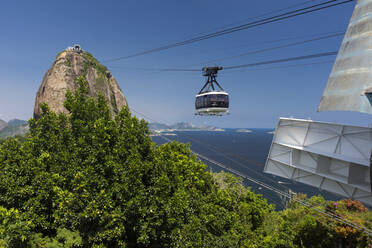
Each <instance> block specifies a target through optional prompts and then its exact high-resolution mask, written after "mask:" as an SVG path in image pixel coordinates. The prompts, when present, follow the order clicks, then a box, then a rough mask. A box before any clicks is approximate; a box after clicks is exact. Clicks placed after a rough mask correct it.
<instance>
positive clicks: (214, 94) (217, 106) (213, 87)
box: [195, 66, 229, 116]
mask: <svg viewBox="0 0 372 248" xmlns="http://www.w3.org/2000/svg"><path fill="white" fill-rule="evenodd" d="M219 70H222V67H217V66H215V67H204V68H203V76H205V77H207V82H206V83H205V84H204V86H203V87H202V89H201V90H200V91H199V93H198V94H197V95H196V97H195V114H196V115H203V116H213V115H214V116H221V115H225V114H228V110H229V94H228V93H227V92H225V91H224V89H223V88H222V87H221V85H220V84H219V83H218V82H217V81H216V77H217V72H218V71H219Z"/></svg>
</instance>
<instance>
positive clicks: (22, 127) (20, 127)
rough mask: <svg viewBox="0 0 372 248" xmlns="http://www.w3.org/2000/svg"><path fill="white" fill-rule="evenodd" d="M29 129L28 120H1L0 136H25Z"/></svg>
mask: <svg viewBox="0 0 372 248" xmlns="http://www.w3.org/2000/svg"><path fill="white" fill-rule="evenodd" d="M28 130H29V127H28V123H27V121H24V120H18V119H13V120H10V121H9V122H6V121H3V120H0V138H2V139H3V138H8V137H12V136H15V135H21V136H24V135H25V134H26V133H27V132H28Z"/></svg>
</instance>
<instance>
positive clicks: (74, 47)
mask: <svg viewBox="0 0 372 248" xmlns="http://www.w3.org/2000/svg"><path fill="white" fill-rule="evenodd" d="M66 51H72V52H77V53H82V52H83V49H82V48H81V46H80V45H79V44H75V45H74V46H73V47H67V48H66Z"/></svg>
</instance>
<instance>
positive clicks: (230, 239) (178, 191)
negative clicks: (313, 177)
mask: <svg viewBox="0 0 372 248" xmlns="http://www.w3.org/2000/svg"><path fill="white" fill-rule="evenodd" d="M77 81H78V84H79V88H77V89H76V91H75V93H74V94H72V93H71V92H70V91H68V92H67V94H66V101H65V107H66V109H67V110H68V111H69V113H70V114H69V115H66V114H64V113H59V114H56V113H54V112H53V111H51V110H50V109H49V107H48V106H47V105H46V104H43V105H42V114H41V117H40V118H39V119H38V120H34V119H31V120H30V121H29V125H30V133H29V134H28V135H27V136H26V138H25V140H24V141H23V142H21V141H20V140H19V139H16V138H9V139H7V140H5V141H4V142H3V143H2V144H0V170H1V173H0V246H3V247H145V248H146V247H179V248H182V247H221V248H222V247H252V248H253V247H336V246H337V245H342V246H341V247H348V246H347V245H348V244H350V243H352V244H353V245H355V247H366V246H363V245H368V244H369V242H370V241H369V240H368V238H367V236H366V235H365V234H363V233H361V232H359V231H355V230H346V229H345V228H346V227H345V226H342V225H340V224H338V223H336V222H334V221H331V220H329V219H326V218H325V217H322V216H320V215H319V214H314V212H311V210H308V209H306V208H304V207H302V206H301V205H298V204H295V203H290V204H289V207H288V208H287V209H286V210H284V211H282V212H275V211H274V208H273V206H271V205H268V204H267V203H266V201H265V200H264V199H263V198H262V197H261V196H260V195H257V194H254V193H253V192H251V191H250V190H249V189H247V188H245V187H244V186H243V185H242V181H241V179H239V178H237V177H235V176H232V175H231V174H228V173H218V174H213V173H211V172H208V171H207V170H206V165H204V164H203V163H202V162H201V161H200V160H198V159H197V157H196V156H195V155H194V154H192V152H191V150H190V149H189V147H188V145H185V144H181V143H177V142H172V143H167V144H164V145H161V146H156V145H155V144H154V143H153V142H152V141H151V138H150V137H149V130H148V126H147V123H146V122H145V121H143V120H138V119H137V118H136V117H133V116H132V115H131V113H130V112H129V110H128V108H127V107H123V108H122V110H121V111H120V113H119V114H118V115H116V116H115V117H112V115H111V114H110V109H109V106H108V103H107V100H106V98H105V97H104V96H103V95H102V94H99V95H98V98H97V99H96V98H93V97H89V96H88V89H87V82H86V81H85V79H84V77H79V78H78V79H77ZM310 201H311V203H313V204H318V205H320V207H322V208H324V209H327V208H332V207H333V211H336V212H337V211H339V214H340V215H343V216H345V217H350V216H354V217H355V218H357V219H356V221H359V220H360V223H361V224H363V225H366V226H368V227H371V223H370V221H371V215H370V213H369V211H366V210H365V208H363V207H362V205H358V204H357V203H351V202H348V201H345V202H343V203H339V205H337V208H335V205H332V204H331V205H329V203H328V202H326V201H324V199H322V198H320V197H318V198H311V199H310ZM350 213H352V215H351V214H350ZM342 228H344V229H345V230H344V229H342Z"/></svg>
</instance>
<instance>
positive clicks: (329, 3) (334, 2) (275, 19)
mask: <svg viewBox="0 0 372 248" xmlns="http://www.w3.org/2000/svg"><path fill="white" fill-rule="evenodd" d="M338 1H339V0H330V1H326V2H323V3H319V4H315V5H312V6H308V7H305V8H301V9H297V10H294V11H289V12H286V13H283V14H280V15H276V16H273V17H269V18H265V19H262V20H258V21H254V22H250V23H246V24H243V25H239V26H235V27H232V28H227V29H223V30H221V31H217V32H213V33H210V34H207V35H203V36H200V37H195V38H192V39H188V40H185V41H181V42H176V43H173V44H169V45H165V46H161V47H157V48H153V49H150V50H146V51H143V52H139V53H134V54H131V55H127V56H123V57H118V58H114V59H109V60H105V61H104V62H113V61H118V60H122V59H128V58H133V57H137V56H141V55H145V54H149V53H154V52H159V51H163V50H167V49H170V48H174V47H178V46H183V45H186V44H190V43H195V42H198V41H202V40H206V39H210V38H214V37H217V36H221V35H226V34H230V33H234V32H237V31H241V30H245V29H249V28H253V27H257V26H261V25H265V24H269V23H273V22H278V21H281V20H285V19H289V18H293V17H296V16H300V15H304V14H308V13H312V12H315V11H320V10H323V9H327V8H331V7H335V6H338V5H342V4H346V3H349V2H352V1H354V0H344V1H341V2H338ZM323 5H326V6H323Z"/></svg>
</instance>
